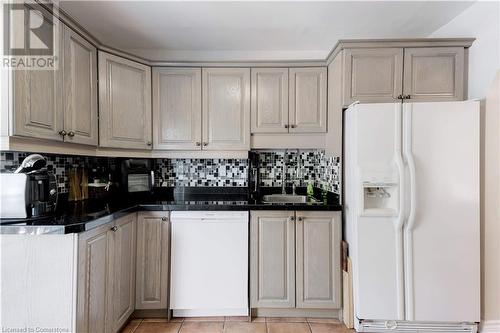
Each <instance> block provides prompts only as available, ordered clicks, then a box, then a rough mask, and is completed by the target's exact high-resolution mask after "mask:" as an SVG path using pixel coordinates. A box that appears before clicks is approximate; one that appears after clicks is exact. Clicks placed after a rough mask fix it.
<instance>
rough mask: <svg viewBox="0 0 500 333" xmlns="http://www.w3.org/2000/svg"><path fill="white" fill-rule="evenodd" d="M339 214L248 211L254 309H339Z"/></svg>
mask: <svg viewBox="0 0 500 333" xmlns="http://www.w3.org/2000/svg"><path fill="white" fill-rule="evenodd" d="M340 214H341V213H340V212H314V211H308V212H305V211H297V212H294V211H252V212H251V222H250V238H251V240H250V260H251V263H250V306H251V307H252V308H302V309H339V308H340V305H341V302H340V276H341V275H340V273H341V272H340V246H341V244H340V242H341V223H342V221H341V216H340Z"/></svg>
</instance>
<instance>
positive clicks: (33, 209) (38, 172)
mask: <svg viewBox="0 0 500 333" xmlns="http://www.w3.org/2000/svg"><path fill="white" fill-rule="evenodd" d="M46 164H47V161H46V160H45V158H44V157H43V156H42V155H39V154H33V155H29V156H28V157H26V158H25V159H24V160H23V162H22V163H21V165H20V166H19V168H17V170H16V171H15V172H14V173H25V174H26V176H27V183H26V193H25V196H26V198H27V207H26V210H27V214H28V216H31V217H38V216H44V215H49V214H51V213H54V212H55V210H56V205H57V182H56V177H55V176H54V174H53V173H51V172H48V171H47V168H46Z"/></svg>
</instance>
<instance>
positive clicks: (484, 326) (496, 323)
mask: <svg viewBox="0 0 500 333" xmlns="http://www.w3.org/2000/svg"><path fill="white" fill-rule="evenodd" d="M479 332H481V333H500V320H485V321H482V322H481V325H480V326H479Z"/></svg>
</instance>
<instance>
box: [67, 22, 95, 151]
mask: <svg viewBox="0 0 500 333" xmlns="http://www.w3.org/2000/svg"><path fill="white" fill-rule="evenodd" d="M63 38H64V44H63V50H64V60H63V62H64V63H63V68H64V81H63V82H64V87H63V88H64V97H63V106H64V129H65V131H66V136H65V140H67V141H68V142H73V143H81V144H88V145H94V146H97V59H96V58H97V54H96V49H95V47H94V46H93V45H92V44H90V43H89V42H88V41H87V40H85V39H83V38H82V37H81V36H80V35H79V34H77V33H76V32H74V31H73V30H71V29H70V28H68V27H66V26H65V27H64V30H63Z"/></svg>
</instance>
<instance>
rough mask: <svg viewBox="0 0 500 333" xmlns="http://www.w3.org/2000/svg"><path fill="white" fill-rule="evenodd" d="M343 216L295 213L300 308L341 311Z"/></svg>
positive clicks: (297, 283)
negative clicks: (338, 309) (335, 309)
mask: <svg viewBox="0 0 500 333" xmlns="http://www.w3.org/2000/svg"><path fill="white" fill-rule="evenodd" d="M341 223H342V222H341V220H340V214H339V213H333V214H332V213H331V212H312V211H302V212H297V213H296V222H295V230H296V233H295V235H296V236H295V237H296V247H295V248H296V252H295V253H296V274H297V276H296V286H297V289H296V304H297V308H322V309H327V308H340V305H341V304H340V297H341V296H340V287H339V286H340V277H341V272H340V244H341V235H340V224H341Z"/></svg>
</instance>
